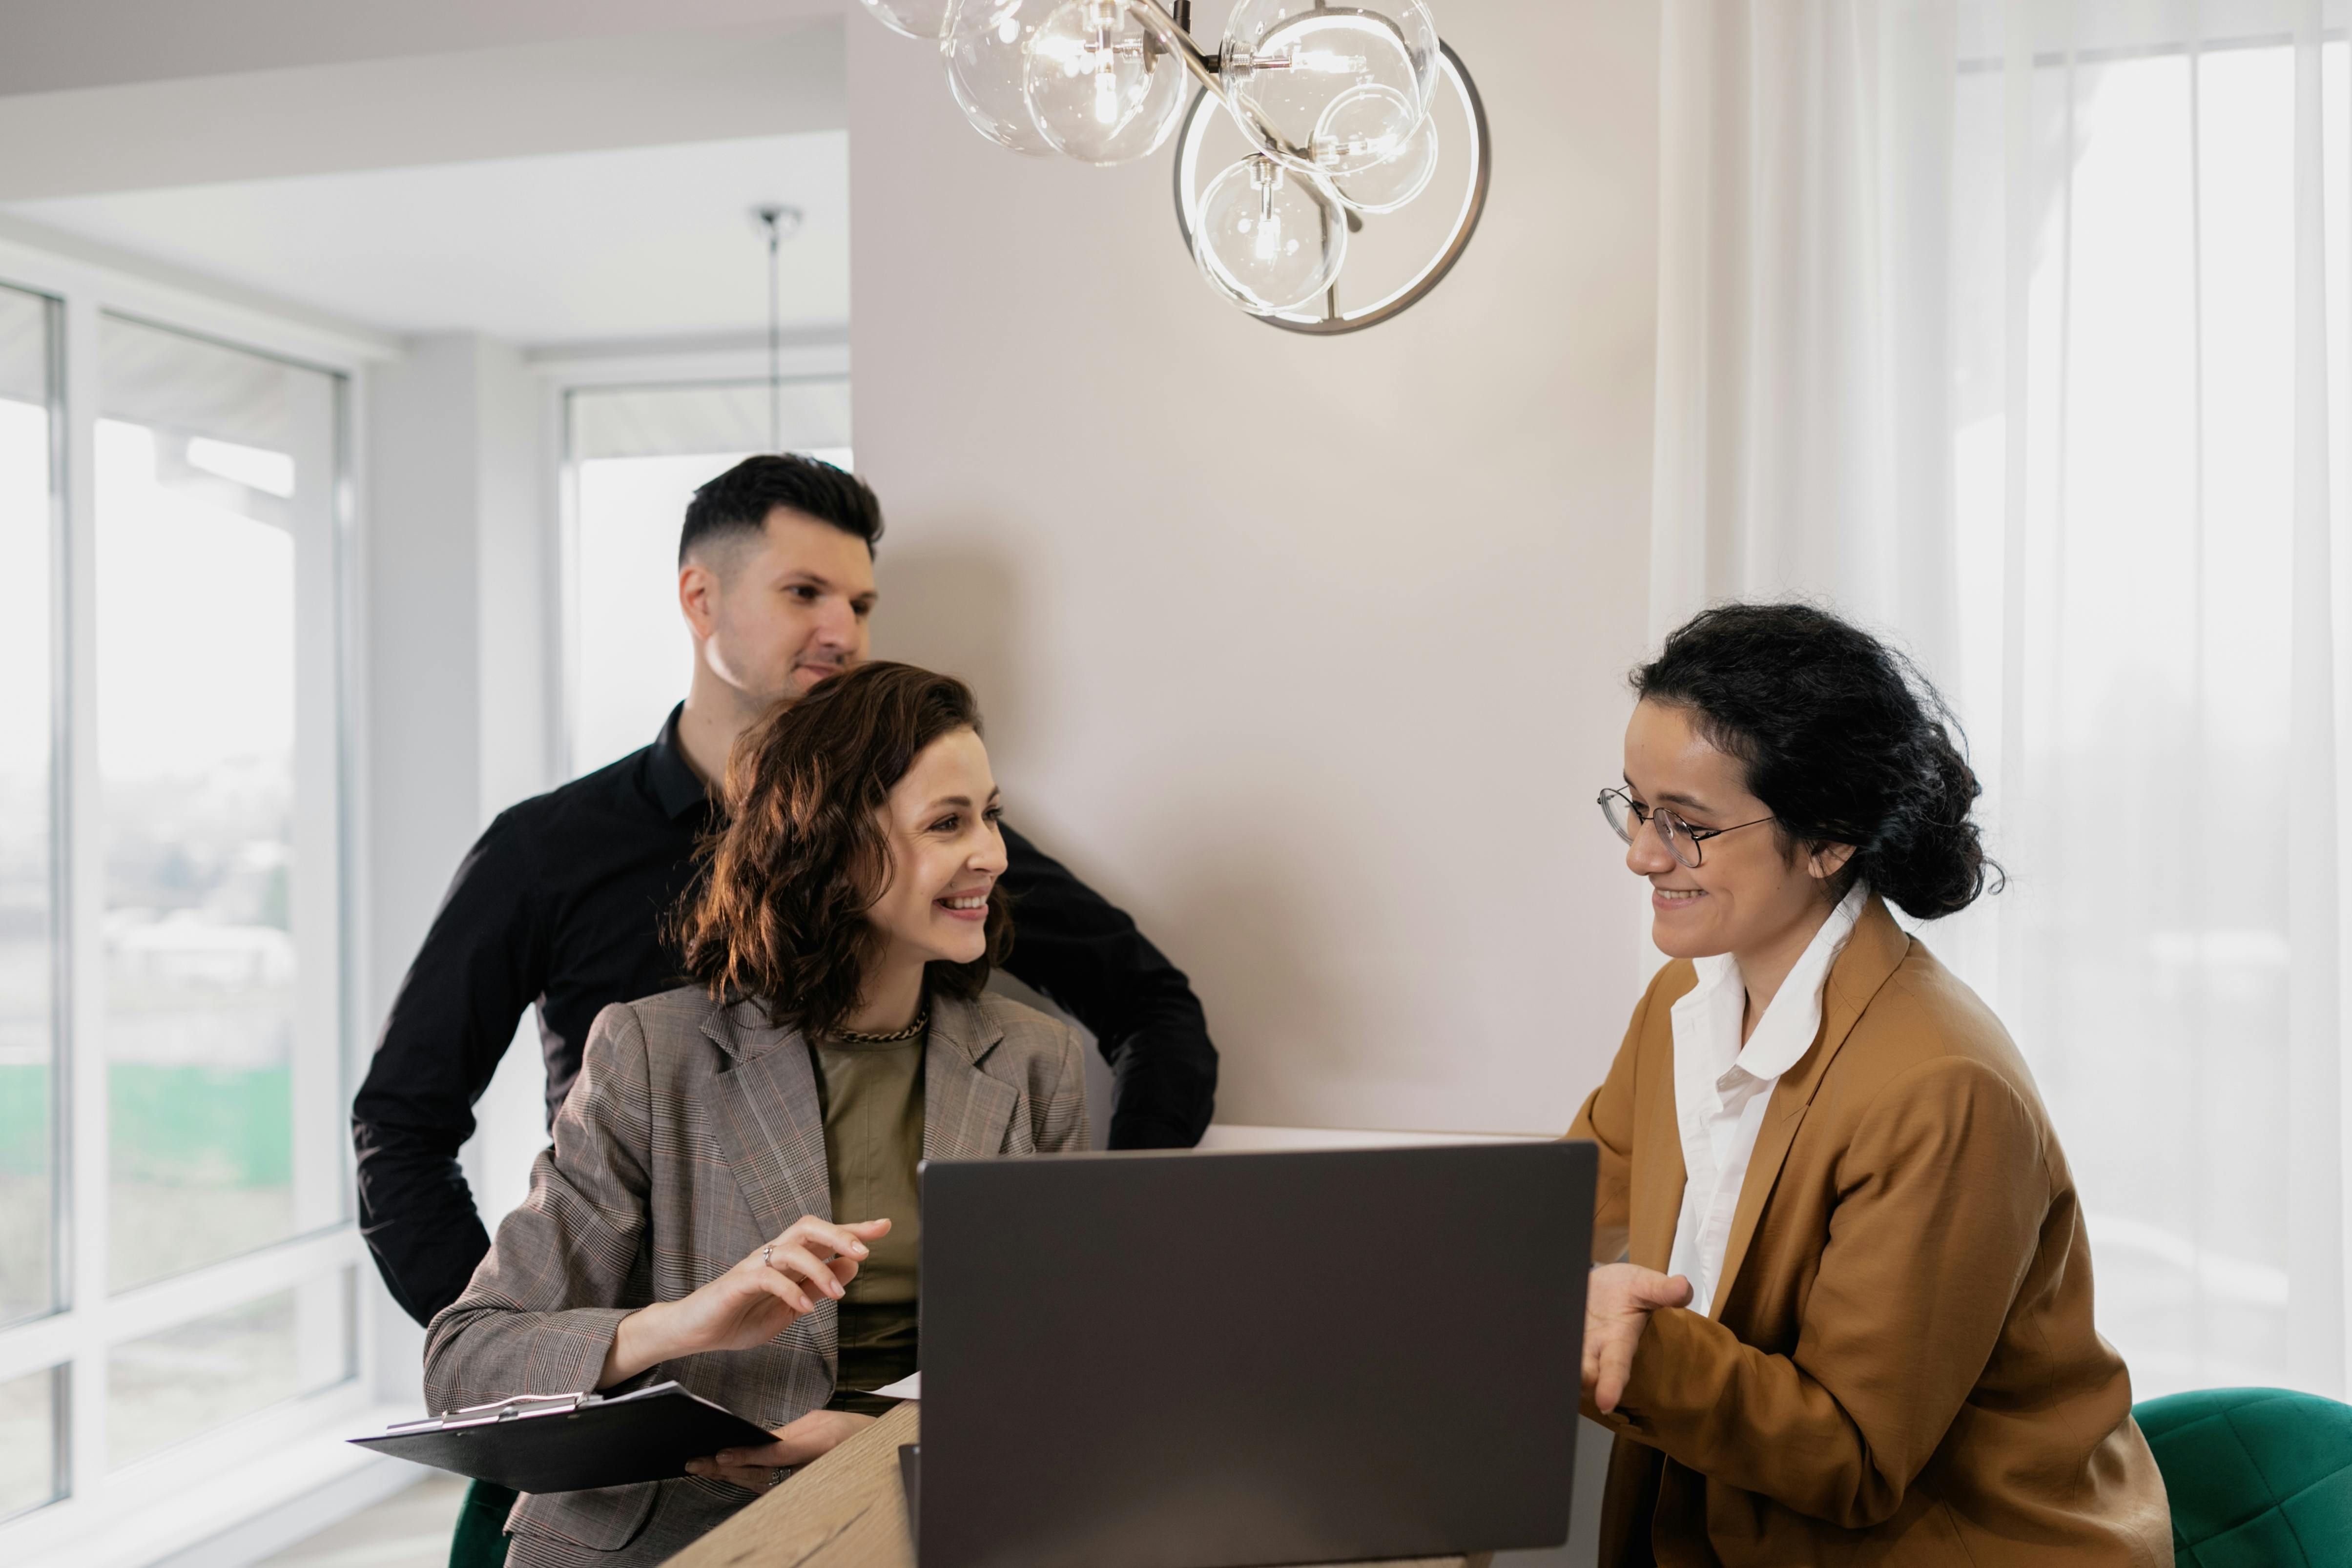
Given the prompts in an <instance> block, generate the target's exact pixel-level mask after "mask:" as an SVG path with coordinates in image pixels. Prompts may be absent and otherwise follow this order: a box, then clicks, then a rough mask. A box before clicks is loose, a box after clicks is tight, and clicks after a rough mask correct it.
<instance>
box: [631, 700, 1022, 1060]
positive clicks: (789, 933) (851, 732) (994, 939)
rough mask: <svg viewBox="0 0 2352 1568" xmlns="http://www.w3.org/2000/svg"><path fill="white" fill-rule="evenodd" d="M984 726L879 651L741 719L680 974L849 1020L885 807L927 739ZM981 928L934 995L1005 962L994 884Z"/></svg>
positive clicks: (777, 1009)
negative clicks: (747, 725)
mask: <svg viewBox="0 0 2352 1568" xmlns="http://www.w3.org/2000/svg"><path fill="white" fill-rule="evenodd" d="M980 728H981V722H980V705H979V704H978V703H977V702H975V701H973V700H972V695H971V688H970V687H967V686H966V685H964V683H963V682H962V681H961V680H958V679H955V678H954V677H953V676H948V675H934V674H932V673H931V672H930V671H929V670H928V669H918V668H915V667H914V666H913V665H910V664H891V663H888V662H877V663H873V664H863V665H859V666H858V667H857V668H855V669H853V670H850V671H849V672H848V673H847V674H845V675H836V676H835V677H834V678H833V679H830V680H827V681H824V682H823V683H822V684H820V685H819V686H818V687H817V688H816V689H815V690H814V691H812V692H810V693H809V695H807V696H806V697H803V698H802V699H801V700H799V701H798V702H793V703H785V704H781V705H779V706H778V707H777V708H776V709H775V710H774V711H772V712H771V713H770V714H769V715H768V716H767V717H766V718H765V719H762V720H761V721H760V722H758V723H757V724H754V725H753V726H752V727H751V729H749V730H747V731H744V732H743V734H742V736H741V738H740V739H739V740H737V741H736V742H735V749H734V751H733V752H731V753H730V755H729V757H728V760H727V784H726V800H727V805H728V819H727V822H726V824H725V825H724V826H721V827H719V829H717V830H716V831H715V832H713V833H712V834H711V835H710V836H709V837H707V838H706V839H704V841H703V845H702V851H701V854H702V858H703V868H702V876H701V878H700V879H699V881H698V887H697V888H696V890H695V891H694V892H692V893H691V894H689V895H688V902H687V903H686V905H685V906H684V907H683V908H682V909H681V910H680V912H679V917H678V921H677V935H678V944H679V946H680V948H681V949H682V950H683V952H684V953H685V957H686V972H687V974H688V977H690V978H691V979H693V980H694V981H695V982H696V983H698V984H700V985H701V986H702V987H703V988H704V989H705V990H707V991H709V993H710V994H711V996H712V997H714V998H715V999H717V1000H719V1001H722V1002H740V1001H750V1002H756V1003H757V1004H759V1005H760V1006H761V1008H762V1009H763V1010H764V1011H765V1012H766V1014H767V1016H768V1018H769V1020H770V1021H771V1022H772V1023H775V1024H778V1025H788V1026H796V1027H798V1028H799V1029H800V1030H801V1031H802V1032H803V1033H804V1034H809V1035H817V1034H823V1033H824V1032H826V1031H828V1030H830V1029H832V1028H834V1027H835V1026H837V1025H838V1024H839V1023H840V1022H841V1020H842V1019H843V1018H845V1017H846V1016H848V1015H849V1014H850V1013H851V1012H852V1011H853V1010H855V1009H856V1005H857V1000H858V992H859V987H860V985H861V984H863V982H864V979H865V973H866V965H867V964H868V963H870V962H871V961H872V960H873V959H874V958H875V957H876V956H877V951H876V946H875V933H874V929H873V927H872V926H870V925H868V924H867V923H866V910H869V909H871V908H872V907H873V904H874V900H876V899H877V898H879V897H880V896H881V894H882V890H883V889H884V887H885V886H887V883H888V881H889V875H890V841H889V838H888V837H887V834H886V832H885V830H884V827H883V825H882V812H883V807H884V804H885V802H886V801H887V799H888V797H889V794H890V791H891V789H892V787H893V786H895V785H896V784H898V781H899V780H900V779H902V778H904V777H906V776H907V770H908V768H910V767H912V766H914V763H915V759H916V758H917V757H918V756H919V755H921V754H922V752H923V749H924V748H925V747H927V746H929V744H930V743H931V742H934V741H936V740H938V739H939V738H940V736H942V735H948V734H952V733H954V732H955V731H958V730H971V731H974V732H978V731H979V730H980ZM983 929H984V930H985V931H986V934H987V938H988V947H987V951H986V952H984V953H983V954H982V956H981V957H980V958H979V959H977V960H975V961H974V962H972V963H931V964H930V965H929V966H928V967H927V969H926V970H925V972H924V982H925V984H926V986H927V987H928V988H929V991H930V992H931V993H933V994H947V995H950V996H961V997H967V998H969V997H972V996H977V995H979V994H980V991H981V988H982V986H984V985H985V984H988V975H989V972H990V970H991V969H992V968H993V967H994V966H995V965H997V964H998V963H1002V962H1003V958H1004V954H1005V953H1006V952H1008V951H1009V950H1010V949H1011V947H1012V945H1013V911H1012V907H1011V904H1010V901H1009V899H1008V895H1007V894H1006V893H1005V890H1004V886H1003V883H1002V882H1001V881H1000V882H999V883H998V884H997V885H996V887H995V888H994V889H992V890H991V891H990V893H989V896H988V921H987V924H986V926H985V927H984V928H983Z"/></svg>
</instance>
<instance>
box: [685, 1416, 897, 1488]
mask: <svg viewBox="0 0 2352 1568" xmlns="http://www.w3.org/2000/svg"><path fill="white" fill-rule="evenodd" d="M873 1423H874V1417H873V1416H871V1415H851V1414H850V1413H849V1412H848V1411H846V1410H812V1411H810V1412H809V1413H808V1414H807V1415H803V1416H802V1417H801V1418H800V1419H799V1420H797V1421H794V1422H792V1423H790V1424H788V1425H786V1426H779V1427H777V1428H776V1430H775V1439H776V1440H775V1441H774V1442H772V1443H771V1444H769V1445H768V1446H767V1447H764V1448H725V1449H721V1450H720V1451H719V1453H718V1454H716V1455H714V1456H713V1457H712V1458H708V1459H688V1461H687V1464H686V1473H687V1474H688V1475H690V1476H708V1477H709V1478H710V1479H712V1480H715V1481H731V1482H732V1483H734V1484H735V1485H736V1486H739V1487H741V1488H742V1489H744V1490H746V1491H754V1492H763V1491H766V1490H768V1489H770V1488H772V1487H773V1486H774V1485H775V1484H776V1483H777V1482H778V1481H780V1480H782V1479H784V1478H783V1472H784V1471H785V1470H787V1469H790V1468H792V1467H793V1466H795V1465H805V1464H807V1463H808V1462H809V1461H810V1460H812V1459H814V1458H817V1457H818V1456H820V1455H823V1454H829V1453H831V1452H833V1450H834V1449H835V1447H837V1446H838V1445H839V1444H840V1443H841V1442H842V1441H843V1440H844V1439H845V1438H846V1437H847V1436H849V1435H850V1434H851V1433H853V1432H855V1431H856V1430H857V1429H858V1428H859V1427H861V1426H872V1425H873Z"/></svg>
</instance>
